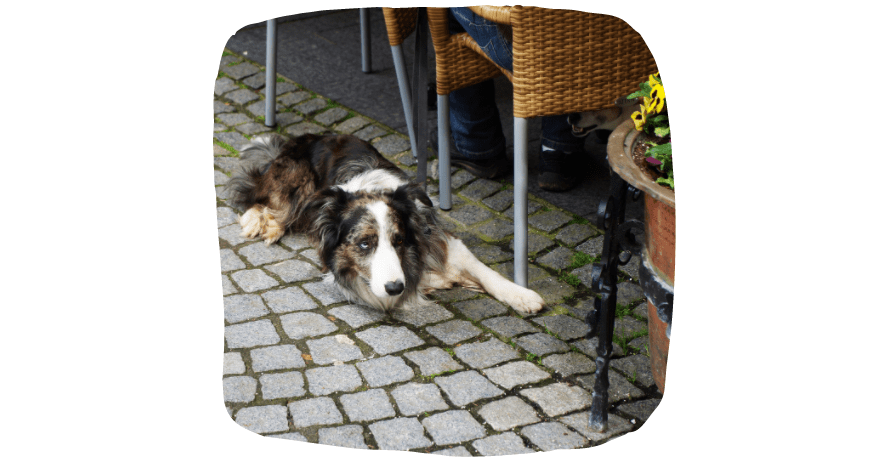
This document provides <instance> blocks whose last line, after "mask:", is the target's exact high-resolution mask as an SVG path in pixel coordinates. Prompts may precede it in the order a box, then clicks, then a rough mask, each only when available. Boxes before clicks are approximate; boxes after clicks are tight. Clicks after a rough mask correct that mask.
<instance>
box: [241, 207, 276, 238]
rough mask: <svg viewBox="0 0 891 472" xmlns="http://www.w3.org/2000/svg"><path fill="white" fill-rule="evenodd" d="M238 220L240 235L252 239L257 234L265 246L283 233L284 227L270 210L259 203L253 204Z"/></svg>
mask: <svg viewBox="0 0 891 472" xmlns="http://www.w3.org/2000/svg"><path fill="white" fill-rule="evenodd" d="M238 222H239V223H240V224H241V236H242V237H244V238H251V239H252V238H256V237H258V236H259V237H260V238H262V239H263V241H264V242H266V245H267V246H269V245H270V244H272V243H274V242H276V241H278V240H279V239H281V237H282V236H284V235H285V228H283V227H282V225H281V224H279V222H278V220H277V219H276V218H275V215H274V214H273V213H272V210H270V209H269V208H267V207H261V206H260V205H255V206H253V207H252V208H251V209H249V210H248V211H246V212H244V214H243V215H241V218H240V219H239V220H238Z"/></svg>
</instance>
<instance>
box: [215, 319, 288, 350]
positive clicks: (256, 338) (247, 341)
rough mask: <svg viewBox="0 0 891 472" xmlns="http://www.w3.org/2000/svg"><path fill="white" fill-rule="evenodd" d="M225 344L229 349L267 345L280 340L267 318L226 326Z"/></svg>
mask: <svg viewBox="0 0 891 472" xmlns="http://www.w3.org/2000/svg"><path fill="white" fill-rule="evenodd" d="M225 329H226V345H227V346H229V349H239V348H242V347H255V346H268V345H270V344H278V342H279V341H281V338H279V336H278V333H276V332H275V327H274V326H272V322H271V321H269V320H259V321H249V322H247V323H241V324H236V325H230V326H226V328H225Z"/></svg>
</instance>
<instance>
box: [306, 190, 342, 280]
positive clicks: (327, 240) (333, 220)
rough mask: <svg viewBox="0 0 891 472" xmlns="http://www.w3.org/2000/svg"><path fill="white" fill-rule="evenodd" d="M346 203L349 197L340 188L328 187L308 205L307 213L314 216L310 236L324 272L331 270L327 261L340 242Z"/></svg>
mask: <svg viewBox="0 0 891 472" xmlns="http://www.w3.org/2000/svg"><path fill="white" fill-rule="evenodd" d="M348 201H349V195H348V194H347V193H346V192H345V191H344V190H343V189H342V188H340V187H330V188H327V189H325V190H323V191H322V192H320V193H319V198H316V199H314V200H313V202H312V203H310V205H309V209H308V212H309V214H310V215H314V216H313V218H314V219H313V224H312V227H311V228H310V236H311V237H312V238H313V239H316V240H318V242H319V244H318V248H319V260H320V261H321V262H322V268H323V269H324V270H326V271H327V270H330V268H331V264H330V263H329V259H330V258H331V257H332V256H333V255H334V249H335V248H337V243H338V242H339V241H340V223H341V220H342V218H343V216H342V215H343V211H344V209H346V206H347V202H348Z"/></svg>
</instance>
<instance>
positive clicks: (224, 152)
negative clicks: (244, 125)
mask: <svg viewBox="0 0 891 472" xmlns="http://www.w3.org/2000/svg"><path fill="white" fill-rule="evenodd" d="M225 129H226V126H225V125H221V124H219V123H214V124H213V131H214V133H218V132H220V131H223V130H225ZM229 154H231V153H230V152H229V150H228V149H225V148H223V147H222V146H220V145H218V144H217V143H213V155H214V157H216V156H228V155H229Z"/></svg>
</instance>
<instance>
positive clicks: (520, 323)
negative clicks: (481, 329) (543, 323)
mask: <svg viewBox="0 0 891 472" xmlns="http://www.w3.org/2000/svg"><path fill="white" fill-rule="evenodd" d="M482 325H483V326H485V327H486V328H489V329H491V330H492V331H495V332H496V333H498V334H500V335H502V336H504V337H507V338H512V337H514V336H516V335H518V334H523V333H537V332H539V331H540V330H539V329H538V328H536V327H535V326H532V325H531V324H530V323H529V322H528V321H525V320H523V319H521V318H517V317H516V316H499V317H498V318H489V319H488V320H484V321H482Z"/></svg>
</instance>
